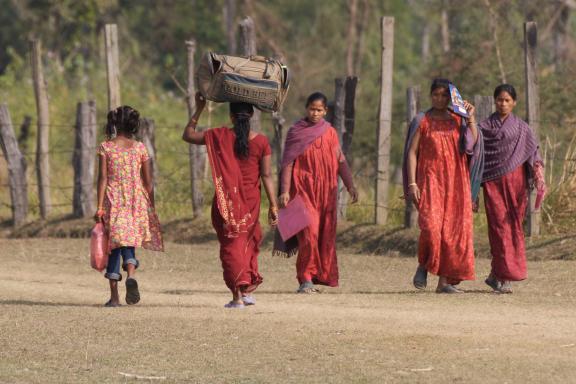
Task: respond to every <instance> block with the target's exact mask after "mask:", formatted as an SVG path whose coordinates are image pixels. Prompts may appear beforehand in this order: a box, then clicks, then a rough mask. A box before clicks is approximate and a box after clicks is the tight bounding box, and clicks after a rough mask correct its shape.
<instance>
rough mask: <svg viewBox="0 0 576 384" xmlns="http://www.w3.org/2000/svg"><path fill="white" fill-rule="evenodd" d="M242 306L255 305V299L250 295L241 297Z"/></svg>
mask: <svg viewBox="0 0 576 384" xmlns="http://www.w3.org/2000/svg"><path fill="white" fill-rule="evenodd" d="M242 301H243V302H244V305H256V299H255V298H254V296H252V295H246V296H242Z"/></svg>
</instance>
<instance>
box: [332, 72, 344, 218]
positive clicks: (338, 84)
mask: <svg viewBox="0 0 576 384" xmlns="http://www.w3.org/2000/svg"><path fill="white" fill-rule="evenodd" d="M345 83H346V78H345V77H337V78H336V79H334V86H335V89H334V108H333V110H334V112H333V113H334V115H333V120H332V125H333V126H334V128H336V132H338V139H339V141H340V146H341V147H342V146H343V135H344V131H345V130H346V128H345V127H344V121H345V116H344V105H345V103H346V90H345V88H344V84H345ZM343 189H344V187H343V185H342V180H340V179H338V205H337V207H338V210H337V217H338V220H340V219H345V218H346V193H343V192H342V191H343Z"/></svg>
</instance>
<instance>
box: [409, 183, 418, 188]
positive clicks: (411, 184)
mask: <svg viewBox="0 0 576 384" xmlns="http://www.w3.org/2000/svg"><path fill="white" fill-rule="evenodd" d="M413 185H415V186H418V184H416V183H410V184H408V186H409V187H411V186H413Z"/></svg>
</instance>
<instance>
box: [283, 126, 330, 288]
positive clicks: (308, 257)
mask: <svg viewBox="0 0 576 384" xmlns="http://www.w3.org/2000/svg"><path fill="white" fill-rule="evenodd" d="M339 156H341V152H340V143H339V141H338V135H337V134H336V131H335V130H334V128H331V127H329V128H328V129H326V131H325V132H324V133H323V134H322V135H321V136H319V137H318V138H316V139H315V140H314V141H313V142H312V143H311V144H310V145H308V147H307V148H306V149H305V150H304V151H303V152H302V153H301V154H300V155H299V156H298V157H297V158H296V160H295V161H294V167H293V171H292V183H291V189H290V195H291V196H295V195H296V194H297V195H299V196H300V197H301V198H302V199H303V200H304V203H305V205H306V208H307V210H308V212H309V214H310V217H311V219H312V223H311V224H310V226H308V227H307V228H305V229H304V230H302V231H300V232H299V233H298V235H297V238H298V258H297V260H296V273H297V277H298V281H299V282H300V283H301V284H302V283H303V282H305V281H312V282H313V283H314V284H321V285H327V286H330V287H336V286H338V262H337V260H336V202H337V198H338V161H339Z"/></svg>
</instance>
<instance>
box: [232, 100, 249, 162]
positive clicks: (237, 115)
mask: <svg viewBox="0 0 576 384" xmlns="http://www.w3.org/2000/svg"><path fill="white" fill-rule="evenodd" d="M230 113H231V114H232V116H234V133H235V135H236V140H235V141H234V153H235V154H236V156H237V157H238V158H241V159H245V158H247V157H248V155H249V154H250V150H249V146H248V143H249V140H248V137H249V135H250V118H251V117H252V114H253V113H254V108H253V107H252V105H251V104H248V103H230Z"/></svg>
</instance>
